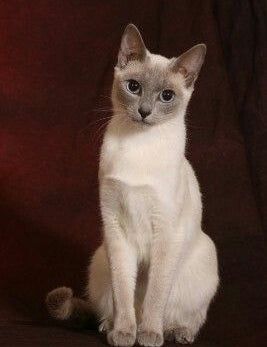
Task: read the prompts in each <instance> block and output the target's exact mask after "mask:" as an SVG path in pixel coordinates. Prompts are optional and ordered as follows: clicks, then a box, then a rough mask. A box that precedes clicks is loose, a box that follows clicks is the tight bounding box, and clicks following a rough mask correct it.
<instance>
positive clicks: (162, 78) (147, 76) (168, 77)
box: [117, 54, 182, 89]
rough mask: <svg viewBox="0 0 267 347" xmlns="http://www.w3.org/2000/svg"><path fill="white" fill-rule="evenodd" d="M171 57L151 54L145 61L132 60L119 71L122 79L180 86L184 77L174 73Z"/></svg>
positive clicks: (166, 85)
mask: <svg viewBox="0 0 267 347" xmlns="http://www.w3.org/2000/svg"><path fill="white" fill-rule="evenodd" d="M170 61H171V60H170V59H167V58H165V57H163V56H160V55H155V54H149V55H148V56H147V57H146V59H145V61H143V62H139V61H132V62H129V64H128V65H127V66H126V67H125V69H123V70H119V71H117V74H118V77H119V78H121V79H131V78H133V79H136V80H138V81H139V82H141V83H144V84H148V85H150V86H154V88H155V89H157V87H158V88H161V87H170V88H171V87H173V88H174V87H175V86H178V85H179V84H180V83H181V82H182V79H181V80H180V79H179V76H177V74H175V73H173V72H172V70H171V68H170Z"/></svg>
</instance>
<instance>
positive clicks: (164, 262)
mask: <svg viewBox="0 0 267 347" xmlns="http://www.w3.org/2000/svg"><path fill="white" fill-rule="evenodd" d="M182 242H183V241H182V236H179V235H177V234H176V235H175V233H174V232H172V231H167V230H164V231H163V230H158V231H156V235H155V239H154V241H153V245H152V250H151V263H150V270H149V279H148V286H147V292H146V295H145V300H144V304H143V314H142V319H141V324H140V325H139V327H138V337H137V338H138V342H139V344H140V345H142V346H161V345H162V344H163V341H164V339H163V316H164V308H165V305H166V302H167V299H168V295H169V292H170V288H171V285H172V283H173V276H174V272H175V270H176V268H177V263H178V258H179V256H178V252H179V248H181V244H182Z"/></svg>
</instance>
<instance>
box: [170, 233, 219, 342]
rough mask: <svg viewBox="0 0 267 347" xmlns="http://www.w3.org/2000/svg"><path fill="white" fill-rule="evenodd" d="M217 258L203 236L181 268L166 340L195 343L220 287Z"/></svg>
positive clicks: (213, 247) (171, 304) (171, 301)
mask: <svg viewBox="0 0 267 347" xmlns="http://www.w3.org/2000/svg"><path fill="white" fill-rule="evenodd" d="M218 282H219V278H218V271H217V255H216V249H215V246H214V244H213V242H212V240H211V239H210V238H209V237H208V236H207V235H206V234H204V233H203V232H201V234H200V236H199V239H198V240H197V241H196V244H195V245H194V247H193V248H192V250H190V253H189V256H188V258H187V259H186V260H185V261H184V263H183V264H182V265H181V267H180V268H179V272H178V273H177V276H176V278H175V280H174V283H173V287H172V289H171V292H170V295H169V298H168V301H167V305H166V308H165V315H164V336H165V339H166V340H173V341H176V342H178V343H182V344H186V343H192V342H193V341H194V340H195V338H196V336H197V334H198V332H199V330H200V328H201V327H202V325H203V324H204V323H205V320H206V316H207V310H208V307H209V304H210V302H211V300H212V298H213V297H214V295H215V293H216V290H217V287H218Z"/></svg>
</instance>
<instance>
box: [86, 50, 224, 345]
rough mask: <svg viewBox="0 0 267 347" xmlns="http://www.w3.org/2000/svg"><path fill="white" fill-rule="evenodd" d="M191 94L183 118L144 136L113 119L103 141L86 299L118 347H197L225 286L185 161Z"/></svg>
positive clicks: (122, 119) (118, 118) (120, 119)
mask: <svg viewBox="0 0 267 347" xmlns="http://www.w3.org/2000/svg"><path fill="white" fill-rule="evenodd" d="M150 56H151V58H152V60H151V61H152V64H153V63H155V64H158V63H160V64H167V62H166V58H164V59H161V57H158V56H153V55H150ZM154 57H155V58H154ZM153 59H154V60H153ZM186 93H188V94H189V95H186V96H185V101H184V107H183V110H182V112H180V114H177V117H176V118H175V119H172V120H170V121H167V122H165V123H164V124H159V125H154V126H151V127H148V128H147V129H145V130H140V129H138V128H137V127H138V126H139V125H136V124H134V123H133V122H132V121H131V120H130V119H127V117H124V116H123V115H121V114H120V115H116V114H115V115H114V117H113V118H112V120H111V122H110V124H109V125H108V128H107V131H106V134H105V137H104V141H103V146H102V151H101V160H100V174H99V179H100V198H101V211H102V217H103V226H104V243H103V245H102V246H100V248H99V249H98V250H97V251H96V253H95V255H94V257H93V259H92V262H91V265H90V268H89V272H90V275H89V286H88V295H89V300H90V302H91V304H92V306H93V308H94V311H95V312H96V314H97V315H98V317H99V319H100V320H101V321H102V325H101V329H107V330H108V341H109V343H111V344H113V345H121V346H125V345H133V344H134V342H135V339H136V331H137V339H138V342H139V343H140V344H141V345H145V346H160V345H161V344H162V343H163V333H164V332H165V336H166V338H174V339H176V341H177V342H192V341H193V340H194V338H195V336H196V334H197V333H198V331H199V329H200V327H201V326H202V325H203V323H204V322H205V319H206V314H207V309H208V306H209V304H210V301H211V299H212V298H213V296H214V294H215V292H216V289H217V286H218V273H217V256H216V249H215V246H214V244H213V242H212V240H211V239H210V238H209V237H208V236H207V235H206V234H205V233H204V232H203V231H202V230H201V215H202V203H201V195H200V191H199V186H198V182H197V179H196V177H195V174H194V171H193V169H192V167H191V165H190V163H189V162H188V160H187V159H186V158H185V156H184V151H185V141H186V132H185V124H184V114H185V110H186V106H187V103H188V101H189V98H190V96H191V93H192V90H191V91H190V93H189V92H188V91H186ZM114 103H115V107H116V100H114Z"/></svg>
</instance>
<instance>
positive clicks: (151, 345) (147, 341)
mask: <svg viewBox="0 0 267 347" xmlns="http://www.w3.org/2000/svg"><path fill="white" fill-rule="evenodd" d="M137 340H138V343H139V345H141V346H146V347H159V346H162V345H163V335H162V334H161V333H159V332H155V331H147V330H141V331H139V332H138V335H137Z"/></svg>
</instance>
